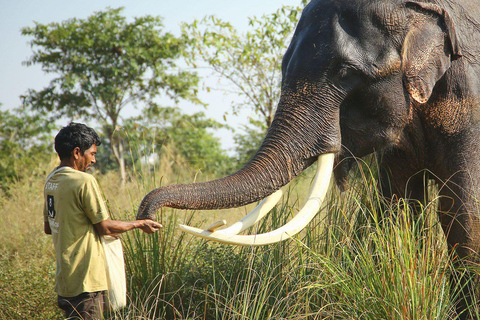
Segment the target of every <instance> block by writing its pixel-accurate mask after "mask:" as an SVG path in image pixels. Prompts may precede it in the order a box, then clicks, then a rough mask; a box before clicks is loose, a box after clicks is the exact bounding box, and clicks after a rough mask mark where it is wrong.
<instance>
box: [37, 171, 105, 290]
mask: <svg viewBox="0 0 480 320" xmlns="http://www.w3.org/2000/svg"><path fill="white" fill-rule="evenodd" d="M44 197H45V206H44V209H43V211H44V219H45V221H48V223H49V225H50V229H51V230H52V238H53V244H54V247H55V253H56V260H57V272H56V276H55V291H56V292H57V293H58V295H60V296H63V297H74V296H77V295H79V294H80V293H82V292H96V291H103V290H107V277H106V272H105V258H104V252H103V248H102V244H101V241H100V237H99V235H98V234H97V232H96V230H95V227H94V224H96V223H99V222H101V221H103V220H106V219H107V218H108V217H109V215H108V210H107V208H106V205H105V201H104V200H103V197H102V194H101V192H100V188H99V186H98V184H97V181H96V180H95V178H94V177H93V176H92V175H90V174H88V173H85V172H82V171H78V170H75V169H73V168H70V167H59V168H56V169H54V170H53V171H52V173H50V175H49V176H48V178H47V182H46V183H45V188H44Z"/></svg>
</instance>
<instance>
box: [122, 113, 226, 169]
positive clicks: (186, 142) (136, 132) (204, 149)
mask: <svg viewBox="0 0 480 320" xmlns="http://www.w3.org/2000/svg"><path fill="white" fill-rule="evenodd" d="M221 128H226V126H224V125H222V124H220V123H218V122H217V121H215V120H212V119H208V118H206V117H205V114H204V113H203V112H197V113H194V114H192V115H188V114H184V113H182V112H181V111H180V110H179V109H178V108H172V107H165V108H160V107H155V108H150V109H148V110H146V111H145V113H144V114H143V115H142V116H139V117H136V118H132V119H129V120H128V121H126V122H125V126H124V130H125V132H127V133H128V135H127V138H128V140H129V141H130V142H131V143H132V144H134V145H135V144H141V146H140V148H141V149H142V150H135V149H133V150H134V152H131V157H132V159H133V160H134V161H152V160H153V161H158V159H160V158H161V156H162V154H165V153H167V152H168V153H173V154H176V155H177V156H178V157H179V161H182V160H185V161H186V164H187V165H188V166H189V167H191V168H193V169H195V170H197V171H198V170H203V171H206V172H208V173H216V174H225V173H226V172H228V170H229V169H230V167H229V166H231V159H230V158H229V157H228V156H227V155H226V154H225V152H224V151H223V150H222V149H221V145H220V142H219V139H218V138H216V137H214V136H213V134H212V130H216V129H221ZM131 151H132V150H131ZM139 155H140V156H141V157H142V158H138V157H139Z"/></svg>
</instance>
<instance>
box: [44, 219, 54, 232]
mask: <svg viewBox="0 0 480 320" xmlns="http://www.w3.org/2000/svg"><path fill="white" fill-rule="evenodd" d="M43 232H45V234H52V229H50V223H48V221H43Z"/></svg>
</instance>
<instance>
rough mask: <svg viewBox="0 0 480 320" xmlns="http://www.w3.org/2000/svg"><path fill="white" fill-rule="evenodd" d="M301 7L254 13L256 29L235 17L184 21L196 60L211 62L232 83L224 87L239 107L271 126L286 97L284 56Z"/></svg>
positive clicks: (254, 26)
mask: <svg viewBox="0 0 480 320" xmlns="http://www.w3.org/2000/svg"><path fill="white" fill-rule="evenodd" d="M299 13H300V8H299V7H297V8H292V7H285V6H284V7H282V8H280V9H278V10H277V11H276V12H275V13H273V14H270V15H265V16H262V17H261V18H256V17H254V18H250V19H249V25H250V28H251V29H250V31H248V32H247V33H246V34H241V33H240V32H239V31H238V30H237V29H235V28H234V27H233V26H232V25H231V24H230V23H228V22H225V21H222V20H221V19H219V18H217V17H215V16H206V17H205V18H203V19H202V20H200V21H198V20H197V21H194V22H193V23H191V24H184V25H183V34H184V36H185V37H186V38H188V40H189V41H190V42H192V43H194V46H193V47H192V48H193V50H192V52H191V58H190V60H189V61H190V63H191V64H192V65H194V66H196V65H197V61H198V60H200V61H203V62H204V63H206V64H207V66H208V68H210V69H211V70H212V71H213V73H214V75H215V76H218V77H219V78H220V79H221V80H226V81H227V83H228V86H225V87H220V88H218V89H220V90H223V91H224V92H229V93H234V94H236V95H237V96H238V99H235V101H233V102H232V107H233V113H234V114H236V112H238V110H240V109H243V108H246V107H247V108H250V109H253V110H254V111H255V112H256V113H257V114H259V115H260V117H261V121H263V122H264V123H265V125H266V126H267V127H269V126H270V124H271V123H272V120H273V115H274V112H275V106H276V104H277V102H278V100H279V97H280V81H281V70H280V67H281V61H282V55H283V53H284V51H285V50H286V45H287V41H288V39H289V37H290V36H291V34H292V32H293V29H294V27H295V25H296V22H297V20H298V18H299Z"/></svg>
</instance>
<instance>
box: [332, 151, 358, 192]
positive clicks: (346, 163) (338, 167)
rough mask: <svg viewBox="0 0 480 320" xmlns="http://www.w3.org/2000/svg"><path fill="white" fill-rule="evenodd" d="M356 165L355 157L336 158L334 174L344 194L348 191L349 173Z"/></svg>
mask: <svg viewBox="0 0 480 320" xmlns="http://www.w3.org/2000/svg"><path fill="white" fill-rule="evenodd" d="M354 163H355V159H354V158H353V157H348V158H347V157H344V156H337V157H336V158H335V165H334V169H333V174H334V176H335V183H336V184H337V186H338V188H339V189H340V190H341V191H342V192H343V191H346V190H348V187H349V185H348V176H349V175H348V173H349V172H350V169H351V168H352V166H353V164H354Z"/></svg>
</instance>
